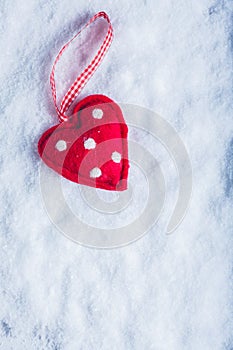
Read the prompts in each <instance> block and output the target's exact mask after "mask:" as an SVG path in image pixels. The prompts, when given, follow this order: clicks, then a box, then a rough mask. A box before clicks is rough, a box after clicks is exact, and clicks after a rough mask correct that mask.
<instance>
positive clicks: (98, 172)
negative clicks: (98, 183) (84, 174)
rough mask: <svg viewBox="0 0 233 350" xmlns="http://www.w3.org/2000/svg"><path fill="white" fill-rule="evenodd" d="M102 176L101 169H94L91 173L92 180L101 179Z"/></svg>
mask: <svg viewBox="0 0 233 350" xmlns="http://www.w3.org/2000/svg"><path fill="white" fill-rule="evenodd" d="M101 175H102V171H101V170H100V168H93V169H92V170H91V171H90V177H92V178H94V179H95V178H97V177H100V176H101Z"/></svg>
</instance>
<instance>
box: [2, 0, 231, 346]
mask: <svg viewBox="0 0 233 350" xmlns="http://www.w3.org/2000/svg"><path fill="white" fill-rule="evenodd" d="M100 10H104V11H106V12H107V13H108V14H109V16H110V18H111V21H112V24H113V27H114V32H115V38H114V41H113V44H112V47H111V49H110V51H109V53H108V54H107V56H106V58H105V59H104V61H103V63H102V65H101V67H100V68H99V69H98V70H97V72H96V74H95V75H94V76H93V78H92V79H91V81H90V82H89V83H88V85H87V86H86V87H85V89H84V90H83V92H82V94H81V96H80V98H82V97H84V96H86V95H88V94H91V93H103V94H106V95H108V96H109V97H111V98H112V99H114V100H115V101H118V102H123V103H133V104H138V105H140V106H143V107H146V108H149V109H151V110H154V111H155V112H157V113H159V114H160V115H162V116H163V117H164V118H165V119H166V120H167V121H169V122H170V123H171V125H172V126H173V127H174V128H176V130H177V132H178V133H179V135H180V136H181V137H182V139H183V141H184V143H185V145H186V147H187V150H188V152H189V155H190V159H191V162H192V166H193V194H192V201H191V204H190V207H189V210H188V212H187V215H186V217H185V219H184V221H183V222H182V224H181V225H180V226H179V228H178V229H177V230H176V231H175V233H174V234H172V235H170V236H167V235H166V234H165V230H166V224H167V223H168V219H169V217H168V215H167V212H168V211H169V210H170V209H168V207H169V206H170V204H172V203H173V204H174V200H175V198H176V197H175V196H176V190H175V189H173V190H172V188H171V191H170V192H171V193H170V194H169V193H167V196H168V201H167V204H166V205H165V209H164V214H163V215H162V217H161V220H160V223H158V224H157V225H155V226H154V228H153V229H151V231H150V232H149V233H147V234H146V235H145V236H144V237H143V238H142V239H140V240H138V241H137V242H135V243H133V244H131V245H128V246H126V247H124V248H120V249H113V250H98V249H90V248H85V247H82V246H79V245H77V244H75V243H73V242H71V241H70V240H68V239H67V238H65V237H64V236H63V235H62V234H61V233H59V232H58V231H57V230H56V228H55V227H54V226H53V225H52V224H51V222H50V220H49V218H48V216H47V214H46V211H45V208H44V205H43V202H42V198H41V193H40V186H39V167H40V163H41V160H40V159H39V156H38V154H37V142H38V139H39V137H40V136H41V134H42V133H43V132H44V131H45V130H46V129H47V128H49V127H50V126H52V125H54V124H56V123H57V117H56V113H55V109H54V106H53V102H52V98H51V92H50V86H49V73H50V70H51V66H52V63H53V61H54V58H55V56H56V54H57V53H58V51H59V49H60V48H61V46H62V45H63V44H64V43H65V42H67V41H68V40H69V39H70V38H71V37H72V36H73V35H74V34H75V33H76V32H77V31H78V30H79V29H80V28H81V27H82V26H83V25H84V24H85V23H86V21H87V20H88V19H89V18H90V17H91V16H93V15H94V14H95V13H97V12H98V11H100ZM0 16H1V19H0V33H1V36H0V67H1V69H0V79H1V84H0V89H1V91H0V111H1V135H0V169H1V175H0V176H1V235H0V240H1V250H0V349H3V350H9V349H14V350H21V349H26V350H34V349H48V350H50V349H54V350H55V349H56V350H58V349H67V350H79V349H82V350H87V349H92V350H93V349H94V350H95V349H96V350H99V349H103V350H109V349H112V350H115V349H117V350H125V349H126V350H129V349H138V350H142V349H143V350H144V349H145V350H149V349H155V350H163V349H164V350H165V349H166V350H167V349H169V350H173V349H174V350H183V349H189V350H223V349H226V350H230V349H232V348H233V334H232V333H233V332H232V329H233V319H232V317H233V316H232V311H233V310H232V305H233V296H232V193H233V191H232V179H233V170H232V169H233V156H232V152H233V141H232V131H233V122H232V118H231V117H232V110H231V106H232V105H231V99H232V92H231V85H232V81H231V78H232V66H231V64H232V63H231V62H232V61H231V50H232V48H231V35H232V32H231V31H232V1H230V0H229V1H227V0H226V1H224V0H219V1H217V0H216V1H214V0H201V1H197V0H190V1H186V0H177V1H175V0H157V1H152V0H151V1H149V0H144V1H139V0H135V1H133V0H129V1H123V0H119V1H84V0H79V1H75V0H69V1H68V0H65V1H56V0H47V1H45V0H30V1H19V0H11V1H10V0H1V1H0ZM84 58H85V57H84ZM73 68H74V69H75V70H76V71H77V72H78V69H79V67H78V65H76V66H75V65H74V67H73ZM131 136H133V133H132V135H131ZM139 136H140V135H139ZM139 136H138V135H136V137H137V138H138V142H140V137H139ZM141 137H142V142H144V141H145V140H144V141H143V136H141ZM144 139H145V137H144ZM145 144H147V146H148V147H150V149H151V150H153V152H156V146H155V144H154V143H153V140H151V141H150V142H149V141H148V140H146V141H145ZM161 154H162V153H161ZM162 161H163V159H162V158H161V162H162ZM169 169H170V168H169ZM169 169H167V173H169ZM49 171H50V170H49ZM174 174H175V173H174ZM168 181H169V180H168ZM134 185H135V187H136V186H137V182H136V181H135V183H134ZM64 186H66V185H64ZM67 186H70V185H67ZM76 186H78V185H76ZM67 192H69V189H68V187H67ZM71 194H72V193H71ZM74 195H75V192H74ZM169 198H170V199H169ZM171 198H172V200H171ZM71 201H72V203H73V202H74V198H71ZM170 202H172V203H170ZM81 208H82V203H80V210H82V209H81Z"/></svg>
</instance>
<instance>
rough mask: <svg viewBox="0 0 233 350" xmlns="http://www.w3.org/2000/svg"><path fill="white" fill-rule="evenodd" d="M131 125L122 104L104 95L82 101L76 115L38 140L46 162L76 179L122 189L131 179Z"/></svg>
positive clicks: (112, 188)
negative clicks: (128, 125)
mask: <svg viewBox="0 0 233 350" xmlns="http://www.w3.org/2000/svg"><path fill="white" fill-rule="evenodd" d="M127 134H128V128H127V125H126V123H125V121H124V117H123V114H122V111H121V109H120V107H119V106H118V105H117V104H116V103H115V102H113V101H112V100H111V99H110V98H108V97H106V96H103V95H91V96H88V97H86V98H85V99H83V100H82V101H80V102H79V103H78V104H77V105H76V106H75V108H74V113H73V115H72V116H71V117H70V118H69V119H68V120H67V121H64V122H62V123H60V124H58V125H55V126H53V127H52V128H50V129H48V130H47V131H46V132H45V133H44V134H43V135H42V136H41V138H40V140H39V142H38V151H39V154H40V157H41V158H42V159H43V161H44V162H45V163H46V164H47V165H48V166H49V167H50V168H52V169H53V170H55V171H56V172H57V173H58V174H60V175H62V176H63V177H65V178H67V179H68V180H71V181H73V182H76V183H79V184H83V185H88V186H91V187H96V188H102V189H105V190H112V191H113V190H115V191H123V190H125V189H127V178H128V168H129V162H128V143H127Z"/></svg>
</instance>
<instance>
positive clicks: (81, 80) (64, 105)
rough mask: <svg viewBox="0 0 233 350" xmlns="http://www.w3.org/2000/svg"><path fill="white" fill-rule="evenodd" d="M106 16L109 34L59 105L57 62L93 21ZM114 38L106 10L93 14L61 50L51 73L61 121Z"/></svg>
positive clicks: (51, 82)
mask: <svg viewBox="0 0 233 350" xmlns="http://www.w3.org/2000/svg"><path fill="white" fill-rule="evenodd" d="M101 17H102V18H104V19H105V20H106V21H107V22H108V24H109V25H108V31H107V34H106V36H105V38H104V40H103V42H102V44H101V46H100V48H99V50H98V52H97V54H96V55H95V57H94V58H93V59H92V61H91V63H90V64H89V65H88V66H87V67H86V68H85V69H84V70H83V72H82V73H81V74H80V75H79V76H78V77H77V78H76V79H75V81H74V83H73V84H72V85H71V87H70V88H69V90H68V91H67V92H66V94H65V96H64V97H63V99H62V102H61V105H60V108H58V106H57V93H56V83H55V69H56V65H57V62H58V61H59V59H60V58H61V56H62V54H63V53H64V51H65V50H66V49H67V48H68V46H69V45H70V44H71V42H72V41H73V40H75V39H76V38H77V36H78V35H79V34H80V33H81V32H82V31H83V30H84V29H86V28H87V27H88V26H89V25H90V24H91V23H93V22H94V21H96V20H97V19H98V18H101ZM112 40H113V28H112V25H111V22H110V19H109V17H108V15H107V14H106V13H105V12H98V13H97V14H96V15H95V16H93V17H92V18H91V19H90V20H89V22H88V23H87V24H86V25H85V26H84V27H83V28H82V29H81V30H80V31H79V32H78V33H77V34H76V35H75V36H74V37H73V38H72V39H71V40H70V41H69V42H68V43H66V44H65V45H64V46H63V47H62V49H61V50H60V51H59V53H58V55H57V57H56V59H55V61H54V64H53V67H52V72H51V75H50V86H51V90H52V95H53V101H54V105H55V108H56V111H57V114H58V118H59V120H60V122H62V121H66V120H67V119H68V118H69V117H68V116H66V115H65V113H66V112H67V110H68V109H69V107H70V105H71V104H72V102H73V101H74V100H75V98H76V97H77V96H78V95H79V93H80V92H81V90H82V89H83V88H84V86H85V85H86V83H87V82H88V80H89V79H90V78H91V76H92V75H93V74H94V72H95V71H96V69H97V68H98V66H99V65H100V63H101V62H102V60H103V58H104V56H105V54H106V52H107V51H108V49H109V47H110V45H111V43H112Z"/></svg>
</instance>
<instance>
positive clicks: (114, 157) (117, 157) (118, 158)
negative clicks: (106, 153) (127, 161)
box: [112, 152, 121, 163]
mask: <svg viewBox="0 0 233 350" xmlns="http://www.w3.org/2000/svg"><path fill="white" fill-rule="evenodd" d="M112 160H113V161H114V162H115V163H120V161H121V155H120V153H118V152H113V153H112Z"/></svg>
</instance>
